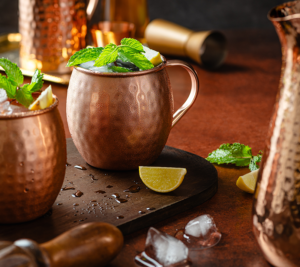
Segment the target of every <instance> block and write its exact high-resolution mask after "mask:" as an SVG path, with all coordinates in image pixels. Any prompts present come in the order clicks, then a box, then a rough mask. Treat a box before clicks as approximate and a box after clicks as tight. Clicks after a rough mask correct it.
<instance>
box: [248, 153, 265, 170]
mask: <svg viewBox="0 0 300 267" xmlns="http://www.w3.org/2000/svg"><path fill="white" fill-rule="evenodd" d="M261 158H262V155H261V154H258V155H257V156H254V157H253V158H252V159H251V161H250V164H249V169H250V171H255V170H258V169H259V166H258V163H259V162H261Z"/></svg>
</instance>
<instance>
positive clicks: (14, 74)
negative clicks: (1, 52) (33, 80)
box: [0, 58, 24, 86]
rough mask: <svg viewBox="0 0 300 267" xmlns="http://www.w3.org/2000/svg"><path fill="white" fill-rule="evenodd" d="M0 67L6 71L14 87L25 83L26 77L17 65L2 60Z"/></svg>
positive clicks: (0, 59) (4, 59)
mask: <svg viewBox="0 0 300 267" xmlns="http://www.w3.org/2000/svg"><path fill="white" fill-rule="evenodd" d="M0 66H1V67H2V68H3V69H4V70H5V73H6V75H7V78H8V79H9V80H10V81H11V82H12V84H13V85H16V86H19V85H21V84H22V83H23V81H24V77H23V75H22V72H21V70H20V69H19V67H18V66H17V64H15V63H12V62H11V61H9V60H8V59H6V58H0Z"/></svg>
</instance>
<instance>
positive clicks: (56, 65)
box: [19, 0, 98, 73]
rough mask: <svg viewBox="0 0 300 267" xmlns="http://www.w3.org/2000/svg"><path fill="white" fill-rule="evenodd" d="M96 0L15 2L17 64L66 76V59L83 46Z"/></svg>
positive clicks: (24, 67) (25, 67)
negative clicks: (19, 40) (17, 19)
mask: <svg viewBox="0 0 300 267" xmlns="http://www.w3.org/2000/svg"><path fill="white" fill-rule="evenodd" d="M97 3H98V0H90V1H89V5H88V6H86V0H47V1H45V0H19V31H20V33H21V35H22V40H21V43H20V45H21V46H20V65H21V67H22V68H23V69H25V70H31V71H34V70H35V69H36V68H38V69H40V70H41V71H42V72H49V73H68V72H70V68H67V67H66V65H67V63H68V60H69V58H70V57H71V56H72V55H73V54H74V53H75V52H76V51H78V50H80V49H82V48H85V47H86V34H87V21H88V20H89V19H90V18H91V17H92V15H93V13H94V11H95V8H96V5H97Z"/></svg>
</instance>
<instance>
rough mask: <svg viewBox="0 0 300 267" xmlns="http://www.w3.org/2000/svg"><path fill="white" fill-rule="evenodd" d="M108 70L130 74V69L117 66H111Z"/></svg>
mask: <svg viewBox="0 0 300 267" xmlns="http://www.w3.org/2000/svg"><path fill="white" fill-rule="evenodd" d="M109 69H111V70H113V71H115V72H132V70H130V69H127V68H123V67H119V66H112V67H109Z"/></svg>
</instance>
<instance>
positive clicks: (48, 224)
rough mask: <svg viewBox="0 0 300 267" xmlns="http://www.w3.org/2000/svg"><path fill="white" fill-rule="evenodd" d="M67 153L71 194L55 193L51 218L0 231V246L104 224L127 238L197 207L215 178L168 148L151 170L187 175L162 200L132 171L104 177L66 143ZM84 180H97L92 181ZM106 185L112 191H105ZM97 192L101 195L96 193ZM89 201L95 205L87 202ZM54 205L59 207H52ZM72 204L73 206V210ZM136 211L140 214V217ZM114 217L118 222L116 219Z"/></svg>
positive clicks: (208, 168)
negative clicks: (173, 170)
mask: <svg viewBox="0 0 300 267" xmlns="http://www.w3.org/2000/svg"><path fill="white" fill-rule="evenodd" d="M67 150H68V163H70V164H71V166H68V167H67V170H66V177H65V181H64V183H63V186H74V187H75V190H66V191H61V192H60V194H59V196H58V197H57V200H56V201H55V203H54V205H53V207H52V214H51V215H50V213H51V211H50V212H49V213H48V214H46V215H44V216H43V217H41V218H38V219H36V220H34V221H31V222H27V223H20V224H12V225H1V226H0V240H11V241H13V240H16V239H19V238H30V239H33V240H36V241H37V242H45V241H47V240H49V239H52V238H54V237H55V236H57V235H59V234H61V233H63V232H65V231H67V230H69V229H70V228H72V227H74V226H76V225H78V224H82V223H86V222H94V221H104V222H109V223H111V224H113V225H116V226H118V227H119V228H120V230H121V231H122V232H123V234H129V233H132V232H135V231H137V230H139V229H141V228H144V227H149V226H151V225H153V224H155V223H157V222H159V221H161V220H164V219H166V218H168V217H170V216H173V215H175V214H178V213H180V212H183V211H186V210H188V209H190V208H192V207H194V206H197V205H200V204H201V203H203V202H205V201H207V200H208V199H210V198H211V197H212V196H213V195H214V194H215V193H216V192H217V188H218V174H217V171H216V169H215V167H214V166H213V165H212V164H211V163H209V162H208V161H206V160H205V159H203V158H201V157H199V156H197V155H194V154H191V153H188V152H185V151H183V150H179V149H176V148H173V147H169V146H166V147H165V148H164V150H163V151H162V153H161V155H160V156H159V158H158V159H157V160H156V161H155V163H154V164H153V165H154V166H164V167H184V168H186V169H187V174H186V176H185V179H184V181H183V183H182V184H181V186H180V187H179V188H178V189H176V190H175V191H173V192H171V193H167V194H160V193H156V192H154V191H152V190H150V189H147V188H146V186H145V185H144V184H143V183H142V181H141V179H140V178H139V173H138V170H136V171H106V170H100V169H96V168H93V167H91V166H89V165H88V164H87V163H86V162H85V161H84V160H83V159H82V157H81V156H80V154H79V153H78V151H77V149H76V147H75V146H74V143H73V141H72V139H67ZM75 165H82V166H84V167H86V168H87V170H79V169H77V168H74V166H75ZM90 174H92V175H94V178H95V179H98V180H95V181H93V180H92V178H91V176H90ZM70 182H71V184H70ZM136 184H137V185H138V186H140V187H141V190H140V191H139V192H138V193H128V192H123V191H124V190H125V189H127V188H129V187H130V186H132V185H136ZM108 185H112V186H113V187H111V188H107V186H108ZM77 190H81V191H82V192H83V193H84V194H83V195H82V196H81V197H79V198H75V197H72V194H73V193H75V192H76V191H77ZM97 190H103V191H105V192H106V193H105V194H100V193H96V192H95V191H97ZM113 193H118V194H119V195H120V196H121V198H123V199H127V200H128V202H126V203H117V202H116V200H115V198H114V197H112V194H113ZM126 195H127V196H129V198H127V197H126ZM92 200H96V202H91V201H92ZM58 203H62V204H61V205H57V204H58ZM74 203H77V204H79V205H78V206H74V205H73V204H74ZM93 204H94V206H93ZM147 208H155V209H154V210H147ZM139 211H144V212H145V213H144V214H140V213H139ZM118 216H124V218H123V219H117V217H118Z"/></svg>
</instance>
